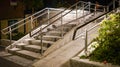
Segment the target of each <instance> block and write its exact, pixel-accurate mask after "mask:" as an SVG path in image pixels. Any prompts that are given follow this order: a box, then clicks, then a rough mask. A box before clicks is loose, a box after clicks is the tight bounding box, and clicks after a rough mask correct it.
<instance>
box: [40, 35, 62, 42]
mask: <svg viewBox="0 0 120 67" xmlns="http://www.w3.org/2000/svg"><path fill="white" fill-rule="evenodd" d="M38 39H39V40H40V39H43V40H47V41H54V42H55V41H57V40H58V39H61V37H60V36H53V35H44V36H43V37H42V38H41V37H40V36H38Z"/></svg>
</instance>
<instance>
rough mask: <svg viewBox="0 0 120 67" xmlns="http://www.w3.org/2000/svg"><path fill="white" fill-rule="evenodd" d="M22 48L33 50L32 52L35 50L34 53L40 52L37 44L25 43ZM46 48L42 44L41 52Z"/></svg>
mask: <svg viewBox="0 0 120 67" xmlns="http://www.w3.org/2000/svg"><path fill="white" fill-rule="evenodd" d="M23 49H24V50H29V51H33V52H36V53H40V51H41V46H38V45H27V46H24V48H23ZM45 50H47V47H44V46H43V52H44V51H45Z"/></svg>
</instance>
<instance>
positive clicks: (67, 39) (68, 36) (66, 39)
mask: <svg viewBox="0 0 120 67" xmlns="http://www.w3.org/2000/svg"><path fill="white" fill-rule="evenodd" d="M73 32H74V28H73V29H72V30H71V31H70V32H68V34H66V35H65V36H64V38H63V39H60V40H59V41H57V42H56V43H54V44H53V45H52V46H51V47H50V48H48V49H47V51H46V52H45V53H44V56H46V55H48V54H50V53H52V52H53V51H55V50H57V49H59V48H60V47H62V46H64V45H65V44H67V43H69V42H70V41H72V37H73Z"/></svg>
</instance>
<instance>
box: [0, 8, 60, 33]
mask: <svg viewBox="0 0 120 67" xmlns="http://www.w3.org/2000/svg"><path fill="white" fill-rule="evenodd" d="M49 9H50V10H59V9H55V8H44V9H42V10H40V11H38V12H36V13H34V14H32V15H30V16H28V17H26V18H25V19H22V20H20V21H18V22H16V23H14V24H12V25H10V26H8V27H6V28H4V29H2V30H1V32H2V34H8V33H10V32H12V31H14V30H16V29H18V28H19V27H21V26H22V25H25V24H26V23H22V24H20V26H19V25H18V24H19V23H21V22H24V21H25V20H27V19H29V21H31V20H30V18H31V17H34V16H35V15H37V14H40V13H41V14H40V15H38V16H36V17H34V18H33V20H35V19H37V18H38V17H41V16H43V15H45V14H47V12H44V11H47V10H49ZM60 11H61V10H60ZM42 12H44V13H42ZM15 25H18V26H17V27H15V28H13V29H11V31H7V32H4V31H5V30H8V29H9V28H12V27H13V26H15Z"/></svg>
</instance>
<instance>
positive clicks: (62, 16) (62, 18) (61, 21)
mask: <svg viewBox="0 0 120 67" xmlns="http://www.w3.org/2000/svg"><path fill="white" fill-rule="evenodd" d="M61 26H62V29H61V37H62V38H63V16H62V13H61Z"/></svg>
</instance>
